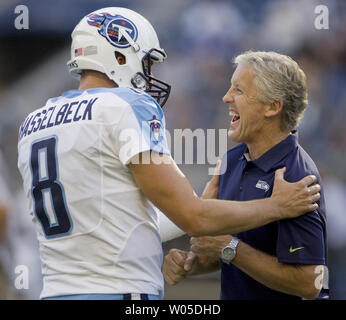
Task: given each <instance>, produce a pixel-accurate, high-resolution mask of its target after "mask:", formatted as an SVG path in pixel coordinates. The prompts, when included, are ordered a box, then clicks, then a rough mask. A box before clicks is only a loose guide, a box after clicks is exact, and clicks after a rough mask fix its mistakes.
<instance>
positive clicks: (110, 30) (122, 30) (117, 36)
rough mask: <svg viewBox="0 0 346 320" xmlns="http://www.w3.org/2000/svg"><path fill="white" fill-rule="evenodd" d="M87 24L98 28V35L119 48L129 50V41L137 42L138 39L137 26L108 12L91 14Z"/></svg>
mask: <svg viewBox="0 0 346 320" xmlns="http://www.w3.org/2000/svg"><path fill="white" fill-rule="evenodd" d="M87 23H88V24H89V25H91V26H94V27H97V28H98V33H99V34H100V35H101V36H102V37H104V38H105V39H106V40H107V41H108V42H109V43H110V44H112V45H113V46H115V47H117V48H128V47H129V46H130V45H131V44H130V43H129V39H130V40H131V39H132V40H133V41H134V42H135V41H136V40H137V37H138V30H137V27H136V26H135V24H134V23H133V22H132V21H131V20H129V19H127V18H125V17H123V16H121V15H115V16H113V15H111V14H109V13H106V12H104V13H100V14H89V15H88V16H87Z"/></svg>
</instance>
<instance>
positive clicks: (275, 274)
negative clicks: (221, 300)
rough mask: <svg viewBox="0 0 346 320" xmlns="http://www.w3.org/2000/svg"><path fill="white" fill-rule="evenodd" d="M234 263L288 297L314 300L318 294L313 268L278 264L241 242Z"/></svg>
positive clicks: (260, 281)
mask: <svg viewBox="0 0 346 320" xmlns="http://www.w3.org/2000/svg"><path fill="white" fill-rule="evenodd" d="M232 264H233V265H235V266H236V267H237V268H239V269H240V270H241V271H243V272H244V273H246V274H247V275H248V276H250V277H251V278H253V279H255V280H256V281H258V282H259V283H262V284H263V285H265V286H267V287H269V288H271V289H273V290H276V291H280V292H283V293H286V294H290V295H295V296H299V297H303V298H306V299H314V298H316V297H317V295H318V293H319V291H320V290H319V289H318V288H316V286H315V280H316V276H317V275H316V274H315V268H316V266H313V265H295V264H286V263H280V262H278V260H277V258H276V257H274V256H271V255H269V254H267V253H265V252H262V251H260V250H257V249H254V248H253V247H251V246H249V245H247V244H246V243H244V242H242V241H240V242H239V245H238V247H237V254H236V257H235V258H234V260H233V261H232Z"/></svg>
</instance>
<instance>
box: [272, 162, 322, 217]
mask: <svg viewBox="0 0 346 320" xmlns="http://www.w3.org/2000/svg"><path fill="white" fill-rule="evenodd" d="M285 171H286V168H281V169H278V170H276V172H275V181H274V187H273V193H272V198H273V199H274V200H276V202H277V206H278V210H279V212H280V214H281V219H287V218H295V217H297V216H299V215H301V214H303V213H306V212H310V211H314V210H316V209H318V204H317V203H316V201H318V200H319V198H320V193H319V191H320V190H321V187H320V185H319V184H315V183H316V181H317V178H316V176H314V175H309V176H306V177H305V178H303V179H301V180H300V181H298V182H294V183H290V182H287V181H286V180H285V179H284V173H285Z"/></svg>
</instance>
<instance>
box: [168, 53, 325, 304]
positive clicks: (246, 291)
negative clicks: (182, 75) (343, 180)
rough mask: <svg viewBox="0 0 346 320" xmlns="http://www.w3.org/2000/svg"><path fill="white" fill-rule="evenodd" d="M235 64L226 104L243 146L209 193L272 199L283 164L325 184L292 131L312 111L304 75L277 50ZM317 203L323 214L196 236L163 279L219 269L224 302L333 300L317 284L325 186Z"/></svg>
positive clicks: (173, 254)
mask: <svg viewBox="0 0 346 320" xmlns="http://www.w3.org/2000/svg"><path fill="white" fill-rule="evenodd" d="M235 63H236V65H237V68H236V70H235V72H234V74H233V76H232V80H231V87H230V89H229V90H228V92H227V93H226V95H225V96H224V98H223V101H224V103H226V104H227V105H228V106H229V113H230V116H231V124H230V128H229V131H228V135H229V137H230V138H231V139H232V140H233V141H236V142H239V143H240V144H238V145H237V146H235V147H234V148H232V149H230V150H229V151H228V152H227V154H226V155H225V156H224V158H223V160H222V166H223V169H224V170H221V172H224V174H222V175H220V178H219V183H218V184H217V183H215V181H214V183H211V184H210V185H209V190H207V191H206V193H205V194H209V195H210V194H212V195H213V196H215V195H217V194H218V198H219V199H227V200H238V201H245V200H253V199H260V198H265V197H269V196H270V195H271V192H272V187H273V181H274V173H275V170H276V169H278V168H281V167H286V172H285V179H287V180H288V181H291V182H293V181H297V180H299V179H301V178H302V177H304V176H306V175H307V174H314V175H316V176H317V177H318V180H319V182H318V183H319V184H321V181H320V176H319V173H318V170H317V168H316V166H315V164H314V162H313V161H312V159H311V158H310V157H309V155H308V154H307V153H306V152H305V151H304V149H303V148H302V147H301V146H300V145H299V144H298V141H297V135H296V134H295V133H294V131H293V130H294V129H295V128H296V127H297V126H298V124H299V121H300V119H301V118H302V116H303V113H304V110H305V108H306V106H307V89H306V77H305V74H304V72H303V71H302V70H301V69H300V68H299V66H298V64H297V63H296V62H295V61H294V60H292V59H291V58H290V57H288V56H284V55H281V54H277V53H274V52H252V51H249V52H245V53H244V54H241V55H239V56H238V57H236V59H235ZM214 180H215V178H214ZM217 187H218V190H217ZM213 188H214V189H213ZM318 204H319V208H318V210H316V211H313V212H309V213H307V214H305V215H303V216H301V217H298V218H295V219H286V220H281V221H277V222H273V223H270V224H267V225H265V226H263V227H260V228H257V229H253V230H250V231H246V232H241V233H238V234H234V235H232V236H222V237H200V238H192V239H191V252H189V253H187V252H184V251H181V250H178V249H173V250H171V251H170V252H169V254H168V255H167V256H166V258H165V262H164V268H163V271H164V275H165V279H166V281H167V282H168V283H170V284H175V283H178V282H179V281H181V280H182V279H184V278H185V277H186V276H188V275H193V274H201V273H207V272H211V271H215V270H217V269H219V268H221V299H235V300H242V299H271V300H274V299H301V298H305V299H315V298H316V297H319V298H324V299H325V298H328V290H327V288H323V289H322V290H321V286H322V281H320V279H322V273H323V269H324V267H323V266H324V265H326V264H327V242H326V213H325V204H324V198H323V188H322V189H321V198H320V201H319V202H318Z"/></svg>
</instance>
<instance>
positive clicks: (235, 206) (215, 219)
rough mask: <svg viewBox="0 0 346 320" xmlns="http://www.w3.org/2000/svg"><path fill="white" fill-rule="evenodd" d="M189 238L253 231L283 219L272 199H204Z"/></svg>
mask: <svg viewBox="0 0 346 320" xmlns="http://www.w3.org/2000/svg"><path fill="white" fill-rule="evenodd" d="M196 206H197V208H195V210H196V211H197V212H196V211H195V214H196V218H195V219H194V220H195V225H194V226H191V227H192V229H190V230H189V231H190V232H188V233H189V235H190V236H195V237H198V236H203V235H215V236H216V235H222V234H232V233H239V232H242V231H246V230H250V229H254V228H257V227H260V226H263V225H265V224H268V223H271V222H273V221H276V220H279V219H280V218H281V215H280V210H279V208H278V206H277V204H276V202H275V200H274V199H273V198H266V199H260V200H251V201H244V202H238V201H228V200H213V199H208V200H202V199H200V203H198V204H196Z"/></svg>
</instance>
